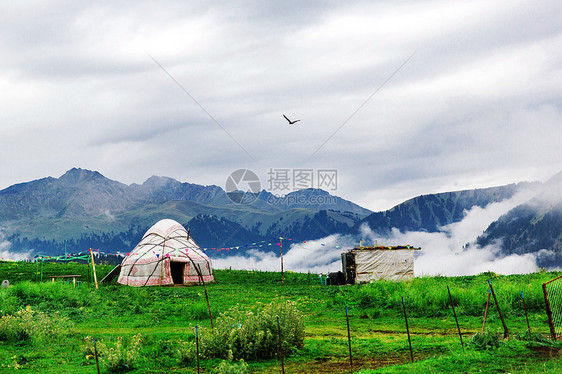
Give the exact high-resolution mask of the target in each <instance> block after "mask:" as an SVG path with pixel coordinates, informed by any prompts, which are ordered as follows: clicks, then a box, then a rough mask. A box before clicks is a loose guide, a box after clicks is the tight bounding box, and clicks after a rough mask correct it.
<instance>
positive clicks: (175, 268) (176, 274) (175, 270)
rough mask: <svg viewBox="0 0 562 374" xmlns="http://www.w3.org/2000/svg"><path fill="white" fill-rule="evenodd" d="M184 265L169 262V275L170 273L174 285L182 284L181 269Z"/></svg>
mask: <svg viewBox="0 0 562 374" xmlns="http://www.w3.org/2000/svg"><path fill="white" fill-rule="evenodd" d="M184 268H185V263H183V262H174V261H170V273H172V281H173V282H174V284H183V269H184Z"/></svg>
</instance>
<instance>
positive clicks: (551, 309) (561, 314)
mask: <svg viewBox="0 0 562 374" xmlns="http://www.w3.org/2000/svg"><path fill="white" fill-rule="evenodd" d="M543 292H544V300H545V305H546V314H547V317H548V324H549V327H550V333H551V335H552V338H553V339H554V340H556V337H557V336H559V335H561V334H562V276H560V277H557V278H554V279H552V280H550V281H548V282H546V283H543Z"/></svg>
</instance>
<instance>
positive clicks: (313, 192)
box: [0, 168, 562, 267]
mask: <svg viewBox="0 0 562 374" xmlns="http://www.w3.org/2000/svg"><path fill="white" fill-rule="evenodd" d="M561 187H562V173H560V174H558V175H557V176H555V177H553V178H552V179H550V180H549V181H547V182H545V183H544V184H543V183H539V182H533V183H529V182H521V183H517V184H510V185H505V186H498V187H491V188H482V189H474V190H464V191H454V192H445V193H436V194H430V195H422V196H418V197H415V198H413V199H410V200H407V201H405V202H404V203H401V204H398V205H397V206H395V207H393V208H391V209H389V210H387V211H383V212H371V211H369V210H368V209H365V208H363V207H361V206H359V205H357V204H354V203H353V202H350V201H347V200H345V199H342V198H341V197H337V196H334V195H331V194H329V193H328V192H327V191H324V190H321V189H305V190H299V191H294V192H291V193H290V194H288V195H286V196H285V197H283V198H282V199H281V198H278V197H276V196H274V195H273V194H271V193H270V192H267V191H265V190H263V191H261V192H260V193H259V194H257V196H256V198H255V200H254V201H253V202H252V203H250V204H237V203H235V202H233V201H232V200H231V199H230V197H232V196H230V197H229V194H227V193H226V192H225V191H224V190H223V189H222V188H221V187H219V186H202V185H197V184H191V183H184V182H179V181H177V180H174V179H172V178H168V177H159V176H153V177H151V178H149V179H147V180H146V181H145V182H144V183H143V184H140V185H139V184H131V185H126V184H123V183H120V182H117V181H114V180H110V179H108V178H106V177H104V176H103V175H102V174H100V173H99V172H97V171H90V170H84V169H80V168H73V169H71V170H69V171H67V172H66V173H65V174H64V175H62V176H61V177H59V178H53V177H47V178H42V179H39V180H35V181H31V182H27V183H20V184H16V185H13V186H10V187H8V188H6V189H4V190H1V191H0V235H1V236H0V238H3V240H4V247H5V246H6V243H8V244H7V245H8V249H9V250H10V251H11V252H16V253H17V252H26V253H29V252H31V253H32V254H45V255H57V254H61V251H63V250H64V247H65V245H66V247H67V248H68V250H69V251H83V250H85V249H88V248H97V249H100V250H107V251H111V252H116V251H121V252H128V251H129V250H130V249H132V247H134V245H135V244H136V243H137V242H138V241H139V240H140V239H141V237H142V235H143V234H144V232H146V230H147V229H148V228H149V227H150V226H152V225H153V224H154V223H155V222H157V221H158V220H160V219H162V218H172V219H174V220H176V221H178V222H180V223H181V224H183V225H184V226H185V227H189V228H190V230H191V233H192V235H193V237H194V238H195V240H196V241H197V243H198V244H199V245H200V246H201V247H218V248H220V247H229V246H237V245H240V244H244V243H251V242H257V241H261V240H271V239H272V238H278V237H280V236H282V237H287V238H292V239H294V240H313V239H319V238H323V237H326V236H328V235H330V234H335V233H339V234H350V235H356V234H357V233H358V232H359V230H360V228H361V226H363V225H367V226H368V227H369V228H371V230H372V231H373V232H375V233H377V234H378V235H381V237H384V236H385V235H387V234H388V233H389V232H390V231H391V230H392V229H393V228H396V229H399V230H401V231H403V232H405V231H426V232H437V231H439V230H440V228H441V227H443V226H445V225H448V224H450V223H454V222H459V221H461V220H462V219H463V218H464V216H465V214H466V212H467V211H468V210H470V209H471V208H473V207H475V206H477V207H481V208H484V207H486V206H487V205H489V204H490V203H493V202H500V201H503V200H506V199H510V198H511V197H513V196H514V195H515V194H516V193H518V192H520V191H523V190H527V191H528V190H533V191H535V192H536V193H535V197H534V198H533V199H530V200H529V201H527V202H525V203H524V204H522V205H520V206H517V207H515V208H514V209H513V210H511V211H510V212H508V213H507V214H506V215H504V216H502V217H500V219H499V220H497V221H495V222H493V223H492V224H491V225H490V226H489V227H488V229H487V230H486V231H485V232H484V233H483V234H482V236H480V237H479V238H478V240H477V244H478V245H486V244H489V243H492V242H494V243H499V245H500V246H501V248H502V252H503V253H505V254H511V253H529V252H539V251H542V252H541V253H542V255H541V256H539V259H540V261H541V265H542V266H545V267H549V266H559V265H562V256H558V253H559V252H560V250H561V232H562V218H561V212H562V201H561V200H562V199H561V193H560V191H562V189H561ZM272 247H277V246H272ZM273 250H277V248H274V249H273ZM215 255H219V256H225V255H227V254H225V253H224V252H222V253H220V254H215Z"/></svg>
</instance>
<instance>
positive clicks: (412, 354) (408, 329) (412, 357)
mask: <svg viewBox="0 0 562 374" xmlns="http://www.w3.org/2000/svg"><path fill="white" fill-rule="evenodd" d="M402 309H403V310H404V320H405V321H406V332H407V333H408V344H409V345H410V357H411V359H412V362H414V352H413V351H412V340H411V339H410V327H409V326H408V316H407V315H406V303H404V296H402Z"/></svg>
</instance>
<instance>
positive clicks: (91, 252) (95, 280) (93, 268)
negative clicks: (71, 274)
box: [90, 248, 98, 290]
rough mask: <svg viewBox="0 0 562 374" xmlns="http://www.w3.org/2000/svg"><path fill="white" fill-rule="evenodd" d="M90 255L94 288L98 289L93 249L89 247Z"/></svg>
mask: <svg viewBox="0 0 562 374" xmlns="http://www.w3.org/2000/svg"><path fill="white" fill-rule="evenodd" d="M90 255H91V257H92V270H93V272H94V282H95V283H96V290H97V289H98V277H97V276H96V264H95V262H94V251H92V248H90Z"/></svg>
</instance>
